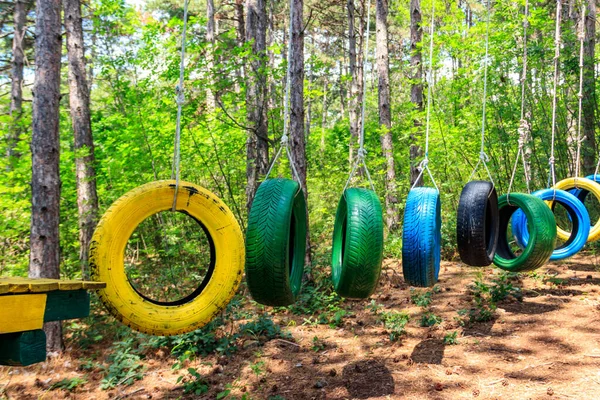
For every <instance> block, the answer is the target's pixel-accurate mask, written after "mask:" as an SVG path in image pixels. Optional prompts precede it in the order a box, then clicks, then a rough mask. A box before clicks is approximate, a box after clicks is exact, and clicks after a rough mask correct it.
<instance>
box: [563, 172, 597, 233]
mask: <svg viewBox="0 0 600 400" xmlns="http://www.w3.org/2000/svg"><path fill="white" fill-rule="evenodd" d="M555 188H556V189H560V190H566V191H569V190H572V189H583V190H585V191H587V192H588V193H591V194H593V195H594V196H595V197H596V198H597V199H598V201H600V184H598V183H596V182H594V181H592V180H590V179H587V178H567V179H563V180H562V181H560V182H558V183H557V184H556V186H555ZM579 195H580V196H581V195H583V192H582V193H580V194H579ZM586 196H587V194H586ZM584 199H585V198H584ZM590 223H591V222H590ZM557 235H558V237H559V238H560V239H561V240H568V239H569V236H570V235H571V234H570V233H569V232H567V231H565V230H563V229H561V228H558V229H557ZM598 239H600V219H599V220H598V221H596V223H595V225H594V226H592V229H590V234H589V236H588V238H587V241H588V242H595V241H596V240H598Z"/></svg>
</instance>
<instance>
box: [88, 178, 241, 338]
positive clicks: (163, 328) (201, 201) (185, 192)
mask: <svg viewBox="0 0 600 400" xmlns="http://www.w3.org/2000/svg"><path fill="white" fill-rule="evenodd" d="M174 193H175V181H158V182H152V183H148V184H146V185H143V186H140V187H138V188H136V189H133V190H132V191H130V192H129V193H127V194H125V195H124V196H123V197H121V198H120V199H118V200H117V201H116V202H115V203H114V204H113V205H112V206H111V207H110V208H109V209H108V211H107V212H106V213H105V214H104V216H103V217H102V219H101V220H100V223H99V224H98V227H97V228H96V231H95V232H94V236H93V238H92V244H91V245H90V269H91V275H92V279H93V280H95V281H100V282H106V289H102V290H100V291H99V292H98V293H99V295H100V298H101V300H102V302H103V303H104V305H105V306H106V307H107V308H108V310H109V311H110V313H111V314H112V315H114V316H115V317H116V318H117V319H119V320H120V321H121V322H123V323H124V324H126V325H128V326H129V327H131V328H133V329H135V330H137V331H140V332H144V333H148V334H152V335H158V336H169V335H177V334H181V333H186V332H190V331H193V330H196V329H199V328H201V327H203V326H204V325H206V324H207V323H208V322H210V321H211V320H212V319H213V318H214V317H215V315H217V314H218V313H219V312H220V311H221V310H222V309H223V308H224V307H225V306H226V305H227V304H228V303H229V301H230V300H231V298H232V296H233V295H234V294H235V291H236V290H237V288H238V286H239V284H240V281H241V279H242V270H243V268H244V258H245V253H244V239H243V236H242V231H241V229H240V226H239V224H238V222H237V220H236V219H235V217H234V216H233V214H232V213H231V211H230V210H229V208H228V207H227V206H226V205H225V204H224V203H223V202H222V201H221V200H220V199H219V198H218V197H217V196H215V195H214V194H213V193H211V192H209V191H208V190H206V189H204V188H202V187H200V186H197V185H194V184H191V183H188V182H180V185H179V192H178V196H177V205H176V209H177V211H179V212H182V213H185V214H188V215H190V216H191V217H193V218H195V219H196V220H198V221H199V222H201V223H202V224H203V225H204V227H205V228H206V232H207V234H208V235H209V236H210V237H211V239H212V241H213V243H214V249H215V251H214V257H215V264H214V270H213V273H212V275H211V276H210V280H209V281H208V283H207V284H206V286H205V287H204V289H203V290H202V292H201V293H200V294H199V295H198V296H196V297H194V298H192V299H190V300H189V301H187V302H185V303H183V304H179V305H161V304H156V303H153V302H151V301H148V300H147V299H145V298H144V297H142V296H141V295H140V294H138V292H136V291H135V289H134V288H133V287H132V285H131V284H130V282H129V280H128V278H127V275H126V273H125V266H124V253H125V247H126V245H127V241H128V240H129V238H130V236H131V235H132V234H133V232H134V230H135V229H136V228H137V226H138V225H139V224H140V223H142V221H144V220H145V219H146V218H148V217H150V216H151V215H153V214H156V213H159V212H161V211H168V210H171V208H172V205H173V196H174ZM199 229H200V227H199Z"/></svg>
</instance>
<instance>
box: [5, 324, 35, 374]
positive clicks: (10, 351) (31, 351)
mask: <svg viewBox="0 0 600 400" xmlns="http://www.w3.org/2000/svg"><path fill="white" fill-rule="evenodd" d="M45 360H46V334H45V333H44V331H43V330H41V329H38V330H35V331H27V332H17V333H6V334H3V335H0V365H14V366H27V365H31V364H35V363H39V362H43V361H45Z"/></svg>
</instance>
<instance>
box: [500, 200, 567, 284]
mask: <svg viewBox="0 0 600 400" xmlns="http://www.w3.org/2000/svg"><path fill="white" fill-rule="evenodd" d="M498 209H499V217H500V218H499V224H500V227H499V228H500V235H499V236H498V246H497V248H496V255H495V257H494V264H495V265H496V266H497V267H498V268H501V269H503V270H505V271H511V272H522V271H533V270H535V269H537V268H539V267H541V266H543V265H544V264H546V263H547V262H548V260H550V256H552V252H553V251H554V247H555V245H556V220H555V219H554V214H552V211H551V210H550V208H549V207H548V206H547V205H546V203H545V202H544V201H543V200H540V199H538V198H537V197H534V196H532V195H530V194H524V193H511V194H510V204H509V203H508V199H507V196H506V195H503V196H501V197H500V198H499V199H498ZM518 209H521V210H523V212H524V213H525V216H526V217H527V220H528V221H535V222H534V223H533V224H531V227H530V231H531V232H530V237H529V242H528V243H527V247H525V249H524V250H523V253H521V254H520V255H519V256H516V255H515V254H514V253H513V251H512V250H511V248H510V246H509V242H508V240H509V238H508V224H509V223H510V219H511V217H512V215H513V214H514V213H515V212H516V211H517V210H518Z"/></svg>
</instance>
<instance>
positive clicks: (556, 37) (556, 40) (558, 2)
mask: <svg viewBox="0 0 600 400" xmlns="http://www.w3.org/2000/svg"><path fill="white" fill-rule="evenodd" d="M561 13H562V4H561V0H556V28H555V30H554V91H553V93H552V94H553V95H552V139H551V143H550V159H549V160H548V163H549V164H550V176H549V182H548V185H549V184H550V180H551V182H552V186H553V187H554V186H556V171H555V168H554V162H555V159H554V142H555V139H556V109H557V107H556V102H557V95H556V94H557V93H556V91H557V87H558V74H559V71H558V67H559V61H560V60H559V58H560V20H561ZM555 195H556V189H555Z"/></svg>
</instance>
